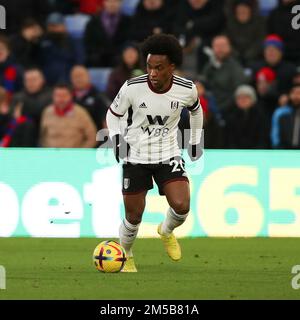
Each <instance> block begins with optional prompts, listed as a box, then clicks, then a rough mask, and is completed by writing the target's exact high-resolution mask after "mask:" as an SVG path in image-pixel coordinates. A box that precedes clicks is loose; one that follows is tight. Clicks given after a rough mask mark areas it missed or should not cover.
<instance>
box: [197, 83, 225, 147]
mask: <svg viewBox="0 0 300 320" xmlns="http://www.w3.org/2000/svg"><path fill="white" fill-rule="evenodd" d="M194 83H195V85H196V88H197V91H198V95H199V99H200V103H201V106H202V109H203V129H204V147H205V148H223V147H224V139H223V136H224V132H223V131H224V123H223V121H222V118H221V115H220V113H219V110H218V108H217V106H216V103H215V98H214V96H213V95H212V94H211V93H210V92H209V91H208V90H207V89H206V84H205V82H204V81H202V80H200V79H196V80H195V81H194Z"/></svg>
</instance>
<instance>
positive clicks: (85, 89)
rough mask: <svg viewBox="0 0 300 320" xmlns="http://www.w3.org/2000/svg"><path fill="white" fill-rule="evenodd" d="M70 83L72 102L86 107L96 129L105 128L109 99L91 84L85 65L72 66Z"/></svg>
mask: <svg viewBox="0 0 300 320" xmlns="http://www.w3.org/2000/svg"><path fill="white" fill-rule="evenodd" d="M71 83H72V86H73V96H74V102H75V103H77V104H78V105H80V106H82V107H83V108H85V109H86V111H87V112H88V113H89V115H90V116H91V118H92V119H93V121H94V123H95V125H96V127H97V129H98V130H100V129H102V128H105V127H106V121H105V117H106V112H107V108H108V107H109V105H110V101H109V100H108V99H107V98H106V97H105V96H104V95H103V94H101V93H100V92H98V91H97V89H96V88H95V87H94V86H93V85H92V84H91V79H90V76H89V73H88V70H87V69H86V67H84V66H80V65H77V66H74V67H73V69H72V71H71Z"/></svg>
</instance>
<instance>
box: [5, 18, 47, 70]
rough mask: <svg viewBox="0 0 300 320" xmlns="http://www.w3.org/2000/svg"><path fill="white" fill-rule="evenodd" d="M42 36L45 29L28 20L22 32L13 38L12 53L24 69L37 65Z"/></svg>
mask: <svg viewBox="0 0 300 320" xmlns="http://www.w3.org/2000/svg"><path fill="white" fill-rule="evenodd" d="M42 34H43V29H42V27H41V26H40V25H39V23H38V22H37V21H35V20H33V19H28V20H26V21H25V22H24V23H23V25H22V28H21V32H20V33H18V34H16V35H14V36H13V37H12V39H11V47H12V53H13V55H14V57H15V59H16V61H17V62H18V63H19V64H21V65H22V66H23V67H24V68H28V67H32V66H33V65H36V63H37V61H38V58H39V57H38V52H39V45H40V39H41V36H42Z"/></svg>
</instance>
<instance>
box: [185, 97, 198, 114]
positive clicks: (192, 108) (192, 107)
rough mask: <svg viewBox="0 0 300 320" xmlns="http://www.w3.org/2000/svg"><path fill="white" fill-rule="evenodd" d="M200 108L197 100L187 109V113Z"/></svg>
mask: <svg viewBox="0 0 300 320" xmlns="http://www.w3.org/2000/svg"><path fill="white" fill-rule="evenodd" d="M199 107H200V103H199V99H197V101H196V102H195V103H194V104H193V105H192V106H191V107H187V109H188V110H189V111H196V110H197V109H198V108H199Z"/></svg>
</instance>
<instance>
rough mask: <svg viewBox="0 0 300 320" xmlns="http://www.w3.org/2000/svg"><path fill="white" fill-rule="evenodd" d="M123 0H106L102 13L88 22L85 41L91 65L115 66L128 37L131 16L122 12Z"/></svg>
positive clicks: (88, 61) (89, 64) (88, 60)
mask: <svg viewBox="0 0 300 320" xmlns="http://www.w3.org/2000/svg"><path fill="white" fill-rule="evenodd" d="M121 4H122V1H121V0H104V8H103V10H102V11H101V13H100V15H96V16H94V17H93V18H92V19H91V20H90V21H89V22H88V24H87V26H86V30H85V34H84V42H85V48H86V56H87V65H88V66H89V67H114V66H115V65H116V61H117V57H118V55H119V54H120V52H121V48H122V46H123V45H124V43H125V42H126V40H127V39H128V35H129V30H130V21H131V20H130V18H129V17H127V16H125V15H123V14H122V13H121Z"/></svg>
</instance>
